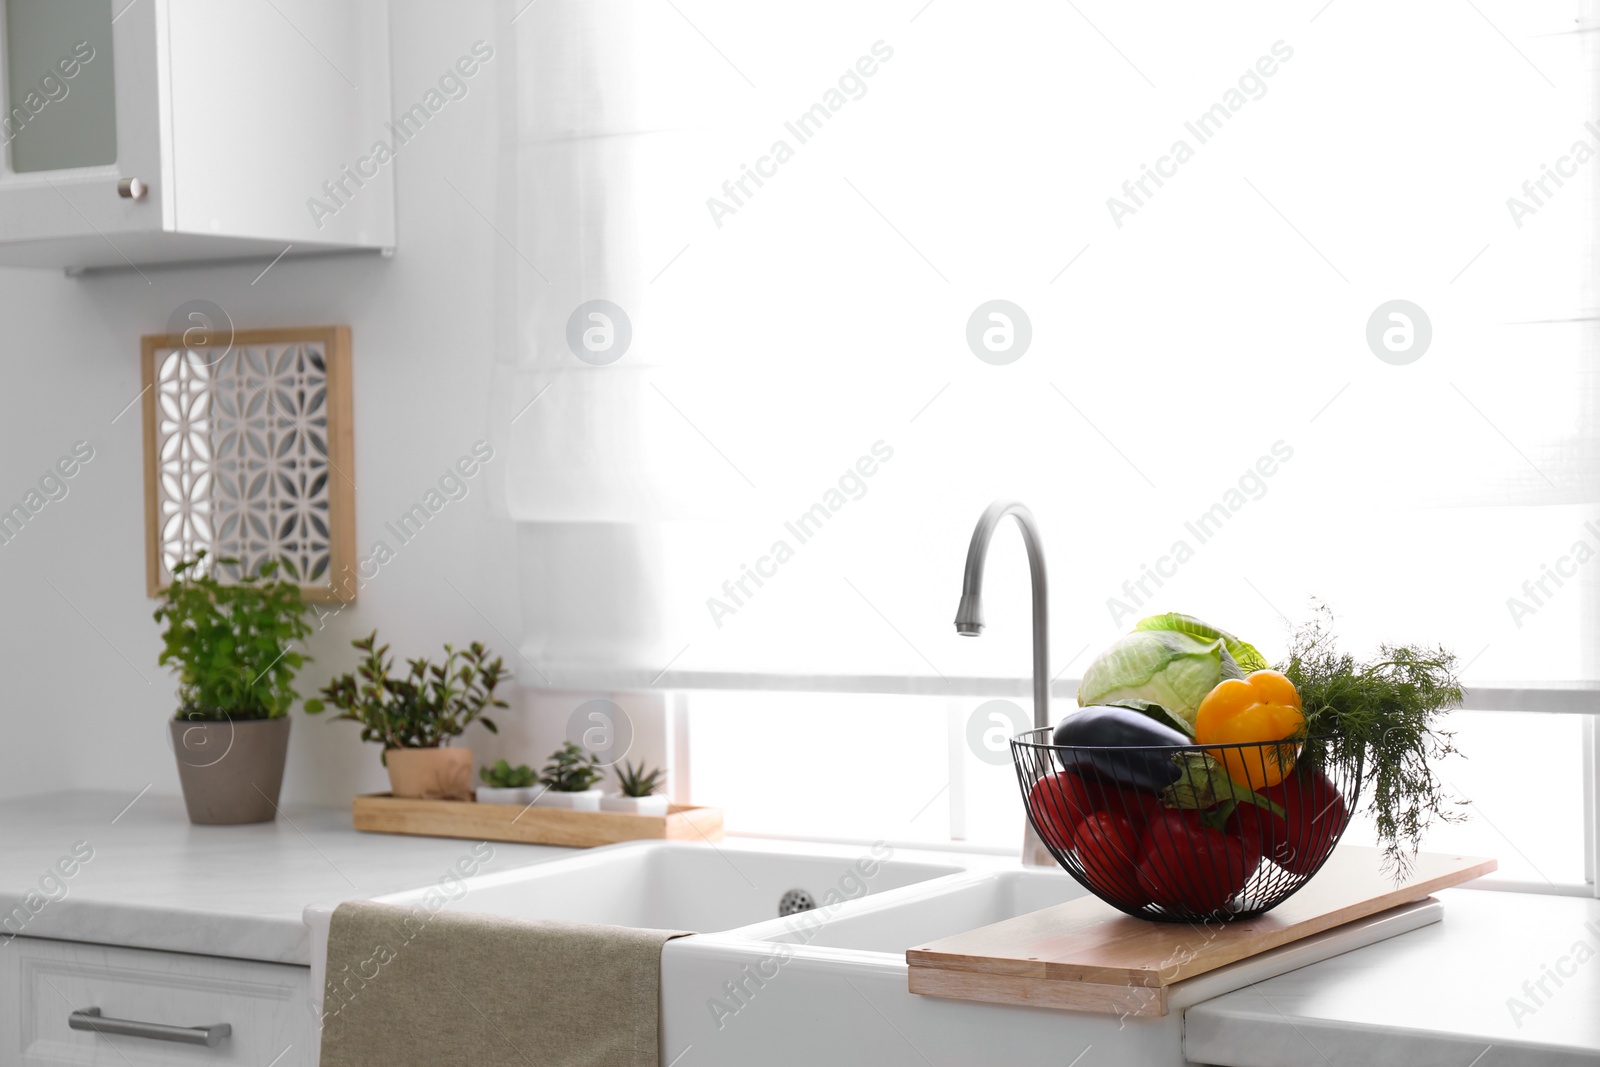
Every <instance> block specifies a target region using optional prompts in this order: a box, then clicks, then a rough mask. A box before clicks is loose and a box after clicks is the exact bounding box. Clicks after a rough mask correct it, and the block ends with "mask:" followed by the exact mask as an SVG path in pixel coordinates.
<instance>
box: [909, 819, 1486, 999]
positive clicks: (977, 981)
mask: <svg viewBox="0 0 1600 1067" xmlns="http://www.w3.org/2000/svg"><path fill="white" fill-rule="evenodd" d="M1379 859H1380V855H1379V852H1378V850H1377V849H1373V848H1359V847H1356V846H1353V845H1344V846H1341V847H1339V848H1337V849H1335V850H1334V853H1333V855H1332V856H1331V857H1330V858H1329V860H1328V862H1327V864H1325V865H1324V866H1323V868H1322V870H1321V871H1319V872H1317V875H1316V877H1314V878H1313V879H1312V880H1311V881H1310V882H1308V883H1306V885H1305V888H1303V889H1301V890H1300V891H1299V892H1298V893H1296V894H1295V895H1294V896H1292V897H1290V898H1289V899H1288V900H1286V901H1284V902H1283V903H1282V904H1280V905H1278V906H1277V907H1276V908H1274V909H1273V910H1271V911H1269V912H1267V913H1266V914H1265V915H1258V916H1256V917H1255V918H1253V919H1244V920H1241V921H1239V922H1232V923H1210V924H1200V923H1197V924H1194V925H1190V924H1186V923H1158V922H1150V921H1148V920H1146V919H1136V918H1134V917H1133V916H1131V915H1127V914H1124V913H1123V912H1120V911H1118V910H1117V909H1116V908H1113V907H1112V906H1111V905H1109V904H1107V903H1105V902H1104V901H1102V900H1100V899H1098V898H1096V897H1081V898H1079V899H1077V900H1072V901H1068V902H1067V903H1065V904H1058V905H1056V906H1055V907H1053V908H1045V909H1043V910H1042V911H1035V912H1031V913H1029V914H1027V915H1019V916H1017V917H1016V918H1014V919H1007V920H1005V921H1004V922H998V923H995V924H993V925H992V926H985V927H982V928H980V929H977V930H972V931H969V932H967V933H964V934H956V935H955V936H953V937H946V938H941V939H940V940H938V941H935V942H933V943H932V944H928V945H923V946H921V947H920V948H912V949H908V950H907V951H906V962H907V963H908V964H909V965H910V968H911V975H910V988H911V992H913V993H924V994H927V995H930V996H936V997H950V998H953V999H956V1000H981V1001H986V1002H988V1003H992V1004H1026V1005H1031V1006H1033V1007H1044V1008H1071V1009H1074V1010H1077V1011H1094V1012H1107V1013H1111V1014H1115V1015H1122V1014H1128V1015H1165V1014H1166V1013H1167V988H1168V987H1169V986H1171V985H1173V984H1174V983H1176V982H1181V981H1183V980H1184V979H1186V978H1193V977H1194V976H1195V975H1198V974H1204V973H1206V972H1207V971H1212V970H1215V969H1217V968H1218V967H1223V966H1226V965H1227V964H1230V963H1236V962H1238V961H1239V960H1242V959H1246V958H1248V957H1250V956H1255V955H1257V954H1259V953H1262V952H1266V951H1268V950H1269V949H1274V948H1277V947H1279V946H1280V945H1286V944H1288V943H1290V942H1292V941H1298V940H1299V939H1301V938H1303V937H1310V936H1311V935H1313V934H1319V933H1322V932H1323V931H1325V930H1331V929H1333V928H1334V927H1336V926H1341V925H1343V924H1345V923H1347V922H1351V921H1353V920H1356V919H1361V918H1365V917H1367V916H1369V915H1376V914H1377V913H1378V912H1381V911H1387V910H1388V909H1390V908H1393V907H1398V906H1399V905H1401V904H1406V903H1409V902H1411V901H1413V900H1421V899H1422V898H1424V897H1426V896H1428V895H1429V894H1430V893H1432V892H1434V891H1435V890H1439V889H1444V888H1446V887H1448V886H1453V885H1459V884H1460V883H1462V882H1466V881H1470V880H1471V879H1473V878H1477V877H1479V876H1480V875H1484V874H1488V873H1489V872H1490V871H1493V870H1495V869H1496V868H1498V867H1499V864H1498V863H1496V862H1495V861H1494V860H1492V859H1484V858H1481V857H1476V856H1447V855H1435V854H1432V853H1422V854H1420V855H1418V856H1417V857H1416V863H1415V864H1414V866H1413V869H1412V871H1411V874H1410V875H1409V876H1408V877H1407V878H1406V880H1405V881H1404V882H1402V883H1400V884H1399V885H1396V884H1395V883H1394V882H1393V880H1392V879H1391V878H1389V876H1387V875H1385V874H1382V873H1381V872H1380V870H1379Z"/></svg>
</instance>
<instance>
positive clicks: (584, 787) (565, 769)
mask: <svg viewBox="0 0 1600 1067" xmlns="http://www.w3.org/2000/svg"><path fill="white" fill-rule="evenodd" d="M605 776H606V772H605V771H604V770H602V769H601V767H600V757H599V756H596V755H595V754H594V753H593V752H589V751H588V750H586V749H584V748H581V747H579V746H578V745H575V744H573V743H572V742H571V741H568V742H567V743H566V744H564V745H562V746H561V747H560V748H558V749H556V750H555V752H553V753H551V755H550V762H549V763H547V764H545V765H544V768H543V769H542V770H541V771H540V772H539V784H540V785H543V786H544V787H545V789H544V791H543V792H542V793H540V794H539V795H538V796H536V797H534V799H533V803H534V804H535V805H536V806H537V807H541V808H572V809H573V810H575V811H599V810H600V797H601V796H602V795H603V791H602V790H599V789H596V788H594V784H595V783H596V782H598V781H599V780H600V779H602V778H604V777H605Z"/></svg>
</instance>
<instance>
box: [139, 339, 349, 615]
mask: <svg viewBox="0 0 1600 1067" xmlns="http://www.w3.org/2000/svg"><path fill="white" fill-rule="evenodd" d="M347 339H348V332H347V331H344V330H343V329H342V328H332V329H331V330H330V329H324V330H266V331H254V332H252V333H248V334H235V335H233V336H231V337H225V336H216V337H208V338H205V339H204V340H205V342H206V343H199V344H196V343H195V342H194V338H192V337H190V338H185V337H183V336H181V335H174V336H157V337H147V338H145V339H144V340H145V345H144V357H145V359H144V362H145V368H144V370H145V385H146V392H145V395H144V401H145V423H146V424H145V443H146V457H145V460H146V464H145V466H146V481H147V486H146V488H147V500H146V505H147V512H148V514H147V515H146V527H147V535H148V537H149V541H150V544H149V545H148V555H149V557H150V558H149V560H148V561H147V564H148V566H147V569H148V571H149V572H150V573H149V578H150V580H151V586H152V590H151V591H152V594H154V593H155V592H158V591H159V590H160V589H161V588H163V587H164V586H166V585H167V583H168V582H170V581H171V580H172V568H173V567H174V566H176V565H177V564H178V563H180V562H182V561H183V560H185V559H190V558H192V557H193V556H194V555H195V553H196V552H197V551H198V550H200V549H205V550H206V555H207V564H208V566H210V567H211V569H212V573H213V574H215V575H216V576H217V577H218V578H219V579H220V580H222V581H224V582H226V581H230V580H232V581H237V580H238V579H239V578H240V577H242V576H244V575H248V574H254V573H256V572H257V571H258V570H259V568H260V567H261V565H262V564H264V563H266V562H268V561H271V560H277V561H279V564H280V567H279V572H278V573H279V576H280V577H284V578H292V579H296V580H298V581H299V583H300V585H301V587H302V590H303V591H304V592H305V594H306V595H307V596H308V597H310V598H312V599H316V600H348V599H351V597H352V595H353V590H354V588H355V583H353V582H349V581H340V579H341V578H342V577H344V575H345V571H346V570H347V567H348V563H349V560H350V555H351V552H350V549H351V548H352V547H353V542H354V537H353V521H352V519H353V516H352V515H351V514H350V512H351V510H352V508H351V505H352V504H353V490H354V484H353V482H351V481H350V479H349V475H350V473H351V471H350V463H349V457H348V443H349V440H350V427H349V418H348V412H349V407H350V404H349V396H348V383H349V353H348V340H347ZM341 342H344V343H341ZM223 559H232V560H237V561H238V562H237V563H236V564H228V565H223V564H220V563H214V562H213V561H219V560H223ZM341 594H343V595H341Z"/></svg>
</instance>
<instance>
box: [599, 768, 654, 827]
mask: <svg viewBox="0 0 1600 1067" xmlns="http://www.w3.org/2000/svg"><path fill="white" fill-rule="evenodd" d="M666 776H667V772H666V771H662V770H654V771H646V770H645V765H644V763H643V762H641V763H640V764H639V765H638V766H637V767H636V766H634V765H633V764H631V763H627V762H624V763H623V764H622V766H621V768H619V769H618V771H617V786H618V788H619V789H621V792H620V793H608V794H606V795H605V796H604V797H602V798H601V799H600V810H602V811H625V812H628V813H630V814H633V815H665V814H666V813H667V798H666V797H665V796H664V795H663V794H660V793H657V792H656V790H657V789H658V788H660V786H661V782H662V779H664V778H665V777H666Z"/></svg>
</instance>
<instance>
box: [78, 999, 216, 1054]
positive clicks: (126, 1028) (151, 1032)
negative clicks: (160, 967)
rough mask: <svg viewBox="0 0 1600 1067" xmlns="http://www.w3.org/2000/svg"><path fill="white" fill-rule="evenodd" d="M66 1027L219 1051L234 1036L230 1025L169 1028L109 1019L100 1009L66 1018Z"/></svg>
mask: <svg viewBox="0 0 1600 1067" xmlns="http://www.w3.org/2000/svg"><path fill="white" fill-rule="evenodd" d="M67 1027H68V1028H69V1029H72V1030H93V1031H94V1032H95V1033H97V1034H123V1035H125V1036H127V1037H148V1038H153V1039H154V1040H156V1041H176V1042H178V1043H179V1044H180V1045H204V1046H206V1048H216V1047H217V1046H218V1045H220V1044H222V1042H223V1039H224V1038H226V1037H227V1036H228V1035H229V1034H231V1033H233V1026H232V1025H231V1024H229V1023H213V1024H212V1025H210V1026H168V1025H166V1024H165V1023H141V1022H136V1021H134V1020H133V1019H107V1018H106V1017H104V1016H103V1015H101V1014H100V1009H99V1008H84V1009H83V1010H82V1011H75V1012H73V1013H72V1014H71V1015H68V1016H67Z"/></svg>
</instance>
